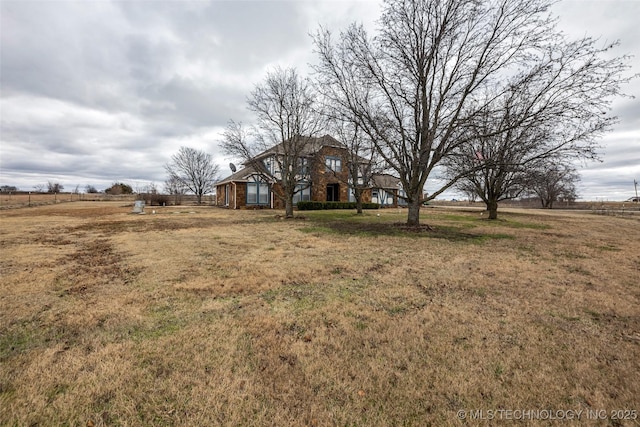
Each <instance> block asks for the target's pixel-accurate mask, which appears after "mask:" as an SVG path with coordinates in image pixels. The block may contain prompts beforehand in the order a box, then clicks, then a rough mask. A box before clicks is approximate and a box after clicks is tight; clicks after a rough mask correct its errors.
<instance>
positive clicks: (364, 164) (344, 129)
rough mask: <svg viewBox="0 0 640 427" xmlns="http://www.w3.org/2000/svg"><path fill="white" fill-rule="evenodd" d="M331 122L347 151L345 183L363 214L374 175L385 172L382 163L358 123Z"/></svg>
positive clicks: (331, 118)
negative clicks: (363, 199)
mask: <svg viewBox="0 0 640 427" xmlns="http://www.w3.org/2000/svg"><path fill="white" fill-rule="evenodd" d="M329 120H330V129H331V131H332V133H334V134H335V135H336V136H337V137H338V139H339V140H340V141H341V142H342V143H343V144H344V148H345V149H346V159H345V160H346V163H347V167H348V169H349V173H348V175H347V180H346V181H345V182H344V183H345V184H347V185H348V186H349V188H350V189H351V191H352V193H353V197H354V199H355V200H356V211H357V213H358V214H362V198H363V196H364V193H365V191H368V190H370V189H371V186H372V185H373V176H374V174H376V173H382V172H383V171H384V168H383V167H382V162H381V161H380V158H379V156H377V152H376V150H375V147H374V145H373V143H372V142H371V140H370V139H369V137H368V135H367V134H366V133H364V132H363V131H362V130H361V129H360V127H359V126H358V124H357V123H354V122H351V121H349V120H348V119H347V118H344V117H343V118H340V117H336V116H333V117H330V119H329ZM329 171H330V172H335V171H331V170H329ZM334 176H335V177H336V178H339V179H340V178H341V177H342V176H343V175H342V174H340V173H334Z"/></svg>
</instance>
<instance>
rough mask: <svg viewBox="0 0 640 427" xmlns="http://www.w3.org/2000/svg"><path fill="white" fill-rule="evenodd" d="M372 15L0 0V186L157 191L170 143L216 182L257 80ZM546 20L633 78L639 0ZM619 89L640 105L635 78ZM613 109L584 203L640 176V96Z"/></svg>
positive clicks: (618, 195) (639, 40) (614, 1)
mask: <svg viewBox="0 0 640 427" xmlns="http://www.w3.org/2000/svg"><path fill="white" fill-rule="evenodd" d="M379 11H380V9H379V5H378V3H377V2H376V1H339V0H318V1H311V0H309V1H294V0H283V1H212V2H207V1H156V0H131V1H107V0H93V1H80V0H78V1H65V0H63V1H57V0H41V1H32V0H19V1H18V0H0V20H1V21H0V32H1V41H0V80H1V81H0V83H1V94H0V101H1V104H0V132H1V134H0V185H15V186H17V187H18V188H20V189H23V190H31V189H33V187H34V186H35V185H38V184H45V183H46V182H47V181H54V182H60V183H61V184H63V185H64V186H65V189H67V190H72V189H73V188H75V186H76V185H80V188H83V187H84V186H85V185H87V184H90V185H94V186H95V187H97V188H98V189H104V188H106V187H108V186H109V185H110V184H111V183H113V182H115V181H120V182H126V183H128V184H130V185H132V186H133V187H134V188H142V187H144V186H146V185H147V184H149V183H150V182H154V183H156V184H157V185H158V186H159V188H162V182H163V181H164V179H165V172H164V169H163V165H164V164H165V163H166V162H167V161H169V160H170V158H171V155H172V154H174V153H175V152H176V151H177V150H178V148H179V147H180V146H189V147H193V148H197V149H201V150H204V151H206V152H209V153H211V154H212V155H213V156H214V158H215V159H216V161H217V162H218V163H219V164H220V166H221V174H222V175H226V174H227V173H228V172H229V170H228V166H227V165H228V163H229V160H230V159H227V158H225V156H224V155H223V153H221V151H220V149H219V147H218V144H217V142H218V141H219V140H220V134H221V132H222V130H223V129H224V127H225V125H226V123H227V121H228V120H229V119H234V120H241V121H245V122H250V121H251V116H250V115H249V113H248V112H247V110H246V108H245V105H246V97H247V94H248V93H249V91H250V90H251V89H252V87H253V86H254V85H255V84H256V83H258V82H260V81H261V80H262V79H263V77H264V75H265V72H266V71H267V70H269V69H272V68H273V67H274V66H276V65H280V66H295V67H297V68H298V69H299V70H300V71H301V72H302V73H305V72H306V71H308V64H309V63H312V62H314V61H315V57H314V54H313V52H312V44H311V39H310V37H309V33H311V32H313V31H315V30H316V29H317V28H318V26H319V25H320V24H322V25H324V26H326V27H328V28H331V29H334V30H339V29H340V28H344V27H345V26H346V25H348V24H349V23H350V22H353V21H358V22H363V23H364V24H365V25H367V26H369V27H370V28H371V29H373V28H374V22H375V19H376V18H377V17H378V15H379ZM554 11H555V12H556V14H557V15H558V16H559V18H560V26H561V28H562V29H563V30H564V31H565V32H567V33H568V34H571V35H574V36H583V35H591V36H596V37H601V39H602V40H603V42H604V41H606V40H608V41H613V40H616V39H619V40H620V41H621V44H620V46H619V47H618V48H617V49H616V53H617V54H619V55H622V54H635V55H636V57H635V58H633V59H632V62H631V64H632V67H633V72H636V73H637V72H640V58H639V56H640V26H639V25H638V23H637V17H638V16H640V0H598V1H595V0H567V1H564V2H562V3H561V4H559V5H557V6H555V7H554ZM625 91H626V92H627V93H628V94H630V95H635V96H640V79H636V80H635V81H634V82H633V83H632V84H630V85H628V86H627V87H626V88H625ZM613 113H614V114H616V115H618V116H619V118H620V123H619V124H618V125H617V126H616V129H615V131H614V132H612V133H610V134H608V135H607V136H606V137H605V138H603V140H602V145H603V146H604V148H603V153H604V154H603V159H604V161H603V162H601V163H590V164H586V165H584V167H583V168H582V169H581V174H582V183H581V185H580V193H581V195H582V197H583V198H584V199H587V200H596V199H608V200H623V199H626V198H628V197H631V196H632V195H633V180H634V179H637V180H639V181H640V99H622V100H619V101H616V102H615V103H614V111H613ZM427 190H429V188H427Z"/></svg>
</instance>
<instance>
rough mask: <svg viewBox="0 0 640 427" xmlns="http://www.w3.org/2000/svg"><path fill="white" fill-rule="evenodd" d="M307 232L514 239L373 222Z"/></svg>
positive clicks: (330, 224)
mask: <svg viewBox="0 0 640 427" xmlns="http://www.w3.org/2000/svg"><path fill="white" fill-rule="evenodd" d="M300 231H302V232H305V233H317V234H323V233H335V234H341V235H352V236H368V237H377V236H394V237H413V238H432V239H444V240H448V241H451V242H471V243H481V242H484V241H486V240H491V239H513V238H514V237H513V236H512V235H510V234H503V233H485V234H477V233H469V232H468V231H466V230H465V227H454V226H444V225H426V224H421V225H419V226H408V225H407V224H405V223H398V222H393V223H392V222H369V221H326V220H325V221H321V222H315V223H314V224H312V225H309V226H307V227H303V228H301V229H300Z"/></svg>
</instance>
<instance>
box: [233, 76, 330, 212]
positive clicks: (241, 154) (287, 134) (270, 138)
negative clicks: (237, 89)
mask: <svg viewBox="0 0 640 427" xmlns="http://www.w3.org/2000/svg"><path fill="white" fill-rule="evenodd" d="M315 98H316V95H315V93H314V92H313V90H312V87H311V84H310V82H309V81H308V80H307V79H303V78H301V77H300V76H299V75H298V73H297V71H296V70H295V69H293V68H287V69H281V68H276V69H275V70H274V71H271V72H269V73H267V76H266V78H265V80H264V82H263V83H261V84H259V85H257V86H256V87H255V89H254V90H253V91H252V92H251V95H250V97H249V99H248V106H249V109H250V110H251V111H252V112H253V113H254V114H255V116H256V125H255V126H253V127H251V128H250V130H248V129H247V128H245V127H244V126H243V125H242V123H236V122H234V121H231V122H229V125H228V126H227V130H226V131H225V133H224V138H223V141H222V143H221V145H222V148H223V150H224V151H225V152H226V153H227V154H229V155H231V156H233V157H236V158H240V159H242V160H243V161H244V163H245V165H247V166H251V167H252V168H253V169H254V170H255V172H256V173H257V174H259V175H260V176H261V177H263V179H264V180H265V182H266V183H267V184H268V185H269V186H270V187H271V189H272V192H273V194H274V195H276V196H277V197H279V198H280V199H282V200H283V201H284V205H285V216H286V217H287V218H292V217H293V196H294V195H295V194H296V192H298V191H300V190H301V189H302V187H301V185H300V182H304V180H305V177H306V175H307V174H308V170H309V168H308V165H305V164H304V162H305V153H306V152H307V151H308V149H309V147H308V144H309V141H310V137H313V136H315V135H316V134H317V133H318V132H319V131H320V129H321V116H320V115H319V114H318V112H317V111H316V109H315V105H314V104H315ZM276 183H277V184H279V185H278V189H277V191H275V189H276V187H274V185H273V184H276Z"/></svg>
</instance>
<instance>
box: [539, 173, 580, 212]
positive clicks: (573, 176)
mask: <svg viewBox="0 0 640 427" xmlns="http://www.w3.org/2000/svg"><path fill="white" fill-rule="evenodd" d="M578 181H580V176H579V175H578V173H577V171H576V169H575V167H573V166H572V165H571V164H562V163H558V162H546V163H544V164H542V165H540V166H539V167H538V168H537V169H535V170H532V171H530V172H529V183H528V186H527V187H528V189H529V190H530V191H532V192H533V193H535V194H536V195H537V196H538V198H539V199H540V203H542V207H543V208H547V209H552V208H553V203H554V202H557V201H562V200H564V201H568V202H572V201H574V200H575V199H577V197H578V194H577V191H576V183H577V182H578Z"/></svg>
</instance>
